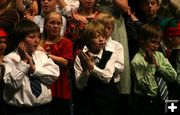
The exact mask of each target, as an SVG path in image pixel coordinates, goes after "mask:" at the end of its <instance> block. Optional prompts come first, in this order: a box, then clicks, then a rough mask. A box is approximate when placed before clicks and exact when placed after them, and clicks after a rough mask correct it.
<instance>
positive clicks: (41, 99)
mask: <svg viewBox="0 0 180 115" xmlns="http://www.w3.org/2000/svg"><path fill="white" fill-rule="evenodd" d="M13 37H14V39H15V40H16V41H15V43H14V45H15V46H16V47H15V49H14V51H13V52H11V53H9V54H8V55H7V56H5V57H4V63H5V68H6V71H5V75H4V82H5V89H4V100H5V102H6V103H7V104H8V107H7V109H8V110H7V112H8V115H12V114H13V115H20V114H21V115H27V114H31V115H42V114H43V115H49V114H48V113H49V107H48V106H49V103H50V101H51V99H52V97H51V89H50V87H49V86H50V85H51V84H52V82H54V81H55V80H56V79H57V78H58V77H59V74H60V73H59V67H58V66H57V65H56V64H55V63H54V62H53V60H52V59H51V58H48V56H47V55H46V54H45V53H43V52H41V51H37V47H38V45H39V41H40V28H39V26H38V25H36V24H35V23H34V22H32V21H30V20H27V19H23V20H21V21H20V22H19V23H17V24H16V25H15V27H14V30H13ZM35 85H36V86H35Z"/></svg>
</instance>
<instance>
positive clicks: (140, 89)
mask: <svg viewBox="0 0 180 115" xmlns="http://www.w3.org/2000/svg"><path fill="white" fill-rule="evenodd" d="M144 54H145V52H144V50H143V49H141V48H140V50H139V52H138V53H136V55H135V56H134V58H133V59H132V61H131V66H132V71H133V77H135V78H134V79H135V81H134V84H135V86H134V91H135V93H137V94H140V95H142V96H157V92H158V85H157V82H156V78H155V72H156V71H158V72H160V73H161V74H162V75H163V77H164V79H165V80H169V81H174V80H176V77H177V73H176V71H175V70H174V68H173V67H172V65H171V64H170V62H169V61H168V59H167V58H165V57H164V55H163V54H162V53H161V52H158V51H156V52H155V53H154V57H155V59H156V60H157V63H158V64H159V66H160V67H159V68H158V69H157V68H156V66H155V65H154V64H149V63H148V62H147V61H145V59H144Z"/></svg>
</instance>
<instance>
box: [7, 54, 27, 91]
mask: <svg viewBox="0 0 180 115" xmlns="http://www.w3.org/2000/svg"><path fill="white" fill-rule="evenodd" d="M4 64H5V69H6V70H5V75H4V82H5V84H6V85H7V86H9V87H10V88H12V89H13V90H17V89H19V88H20V87H21V85H22V84H23V82H24V80H25V79H26V78H27V77H28V76H27V74H28V71H29V68H30V65H28V64H26V63H25V62H24V61H22V60H21V59H20V57H19V56H18V54H15V55H10V56H6V57H5V58H4Z"/></svg>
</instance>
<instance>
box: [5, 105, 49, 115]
mask: <svg viewBox="0 0 180 115" xmlns="http://www.w3.org/2000/svg"><path fill="white" fill-rule="evenodd" d="M7 115H49V104H45V105H41V106H35V107H16V106H10V105H7Z"/></svg>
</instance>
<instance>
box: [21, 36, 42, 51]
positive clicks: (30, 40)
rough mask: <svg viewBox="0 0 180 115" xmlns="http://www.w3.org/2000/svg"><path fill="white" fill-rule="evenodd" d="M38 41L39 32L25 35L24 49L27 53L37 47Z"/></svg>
mask: <svg viewBox="0 0 180 115" xmlns="http://www.w3.org/2000/svg"><path fill="white" fill-rule="evenodd" d="M39 41H40V33H39V32H34V33H31V34H29V35H27V36H26V38H25V39H24V40H23V42H24V44H25V46H26V51H27V52H28V53H29V54H32V53H33V52H34V51H35V50H36V49H37V47H38V45H39Z"/></svg>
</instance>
